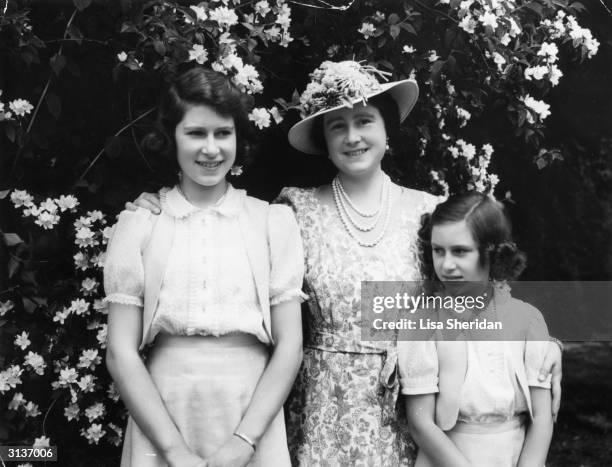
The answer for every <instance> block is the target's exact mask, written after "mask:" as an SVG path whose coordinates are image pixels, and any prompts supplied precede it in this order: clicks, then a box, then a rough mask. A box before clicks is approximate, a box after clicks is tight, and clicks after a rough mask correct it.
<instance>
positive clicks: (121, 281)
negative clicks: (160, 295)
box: [104, 208, 152, 307]
mask: <svg viewBox="0 0 612 467" xmlns="http://www.w3.org/2000/svg"><path fill="white" fill-rule="evenodd" d="M151 217H152V214H151V213H150V212H149V211H148V210H146V209H142V208H139V209H137V210H136V211H123V212H121V214H119V220H118V221H117V224H115V227H114V233H113V235H112V237H111V239H110V241H109V243H108V247H107V250H106V259H105V262H104V292H105V293H106V298H105V299H104V301H106V302H109V303H120V304H123V305H135V306H140V307H141V306H143V305H144V302H143V297H144V268H143V262H142V249H143V246H144V243H145V241H146V240H147V239H148V237H149V235H150V232H151V226H152V222H151Z"/></svg>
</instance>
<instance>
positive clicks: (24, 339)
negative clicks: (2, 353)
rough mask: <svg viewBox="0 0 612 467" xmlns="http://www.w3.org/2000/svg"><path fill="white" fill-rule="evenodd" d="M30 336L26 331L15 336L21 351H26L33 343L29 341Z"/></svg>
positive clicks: (16, 343)
mask: <svg viewBox="0 0 612 467" xmlns="http://www.w3.org/2000/svg"><path fill="white" fill-rule="evenodd" d="M28 336H29V335H28V333H27V332H25V331H23V332H22V333H21V334H19V335H17V336H15V345H16V346H17V347H19V348H20V349H21V350H25V349H26V348H27V347H28V346H29V345H30V344H31V343H32V342H31V341H30V339H28Z"/></svg>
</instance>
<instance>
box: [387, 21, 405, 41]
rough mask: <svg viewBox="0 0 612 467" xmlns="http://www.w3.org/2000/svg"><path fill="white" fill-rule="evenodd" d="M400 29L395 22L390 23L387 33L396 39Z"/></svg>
mask: <svg viewBox="0 0 612 467" xmlns="http://www.w3.org/2000/svg"><path fill="white" fill-rule="evenodd" d="M401 31H402V30H401V28H400V27H399V26H398V25H397V24H393V25H391V27H389V34H390V35H391V37H392V38H393V39H396V38H397V36H399V34H400V32H401Z"/></svg>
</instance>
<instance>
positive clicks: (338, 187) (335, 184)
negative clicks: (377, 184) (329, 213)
mask: <svg viewBox="0 0 612 467" xmlns="http://www.w3.org/2000/svg"><path fill="white" fill-rule="evenodd" d="M388 189H389V183H388V180H387V178H386V177H384V178H383V186H382V188H381V190H380V205H379V206H378V209H377V210H376V214H375V217H374V219H373V220H372V223H371V224H370V225H363V224H360V223H359V222H358V221H357V220H356V219H355V218H354V217H353V216H352V215H351V212H350V210H349V209H348V207H347V205H346V201H348V202H349V205H350V206H351V207H353V208H354V205H353V203H352V202H351V200H350V199H349V198H348V196H347V195H346V193H345V192H344V190H343V189H342V184H341V183H340V180H339V179H338V177H336V178H334V180H333V181H332V191H333V193H334V198H337V199H338V201H339V203H340V207H341V208H342V211H343V213H344V215H345V216H346V218H347V219H348V220H349V222H350V223H351V224H352V225H353V227H355V228H356V229H357V230H359V231H361V232H370V231H371V230H374V227H376V226H377V225H378V221H379V219H380V215H381V213H382V212H383V210H382V209H381V207H383V204H384V200H385V199H386V195H387V191H388ZM357 214H359V215H361V213H360V212H359V211H357Z"/></svg>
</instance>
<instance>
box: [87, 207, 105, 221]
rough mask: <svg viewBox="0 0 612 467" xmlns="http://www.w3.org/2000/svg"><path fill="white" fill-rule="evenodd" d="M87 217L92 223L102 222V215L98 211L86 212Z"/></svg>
mask: <svg viewBox="0 0 612 467" xmlns="http://www.w3.org/2000/svg"><path fill="white" fill-rule="evenodd" d="M87 215H88V216H89V218H90V219H91V221H92V222H96V221H103V220H104V213H103V212H102V211H100V210H98V209H96V210H95V211H87ZM104 223H106V222H104Z"/></svg>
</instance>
